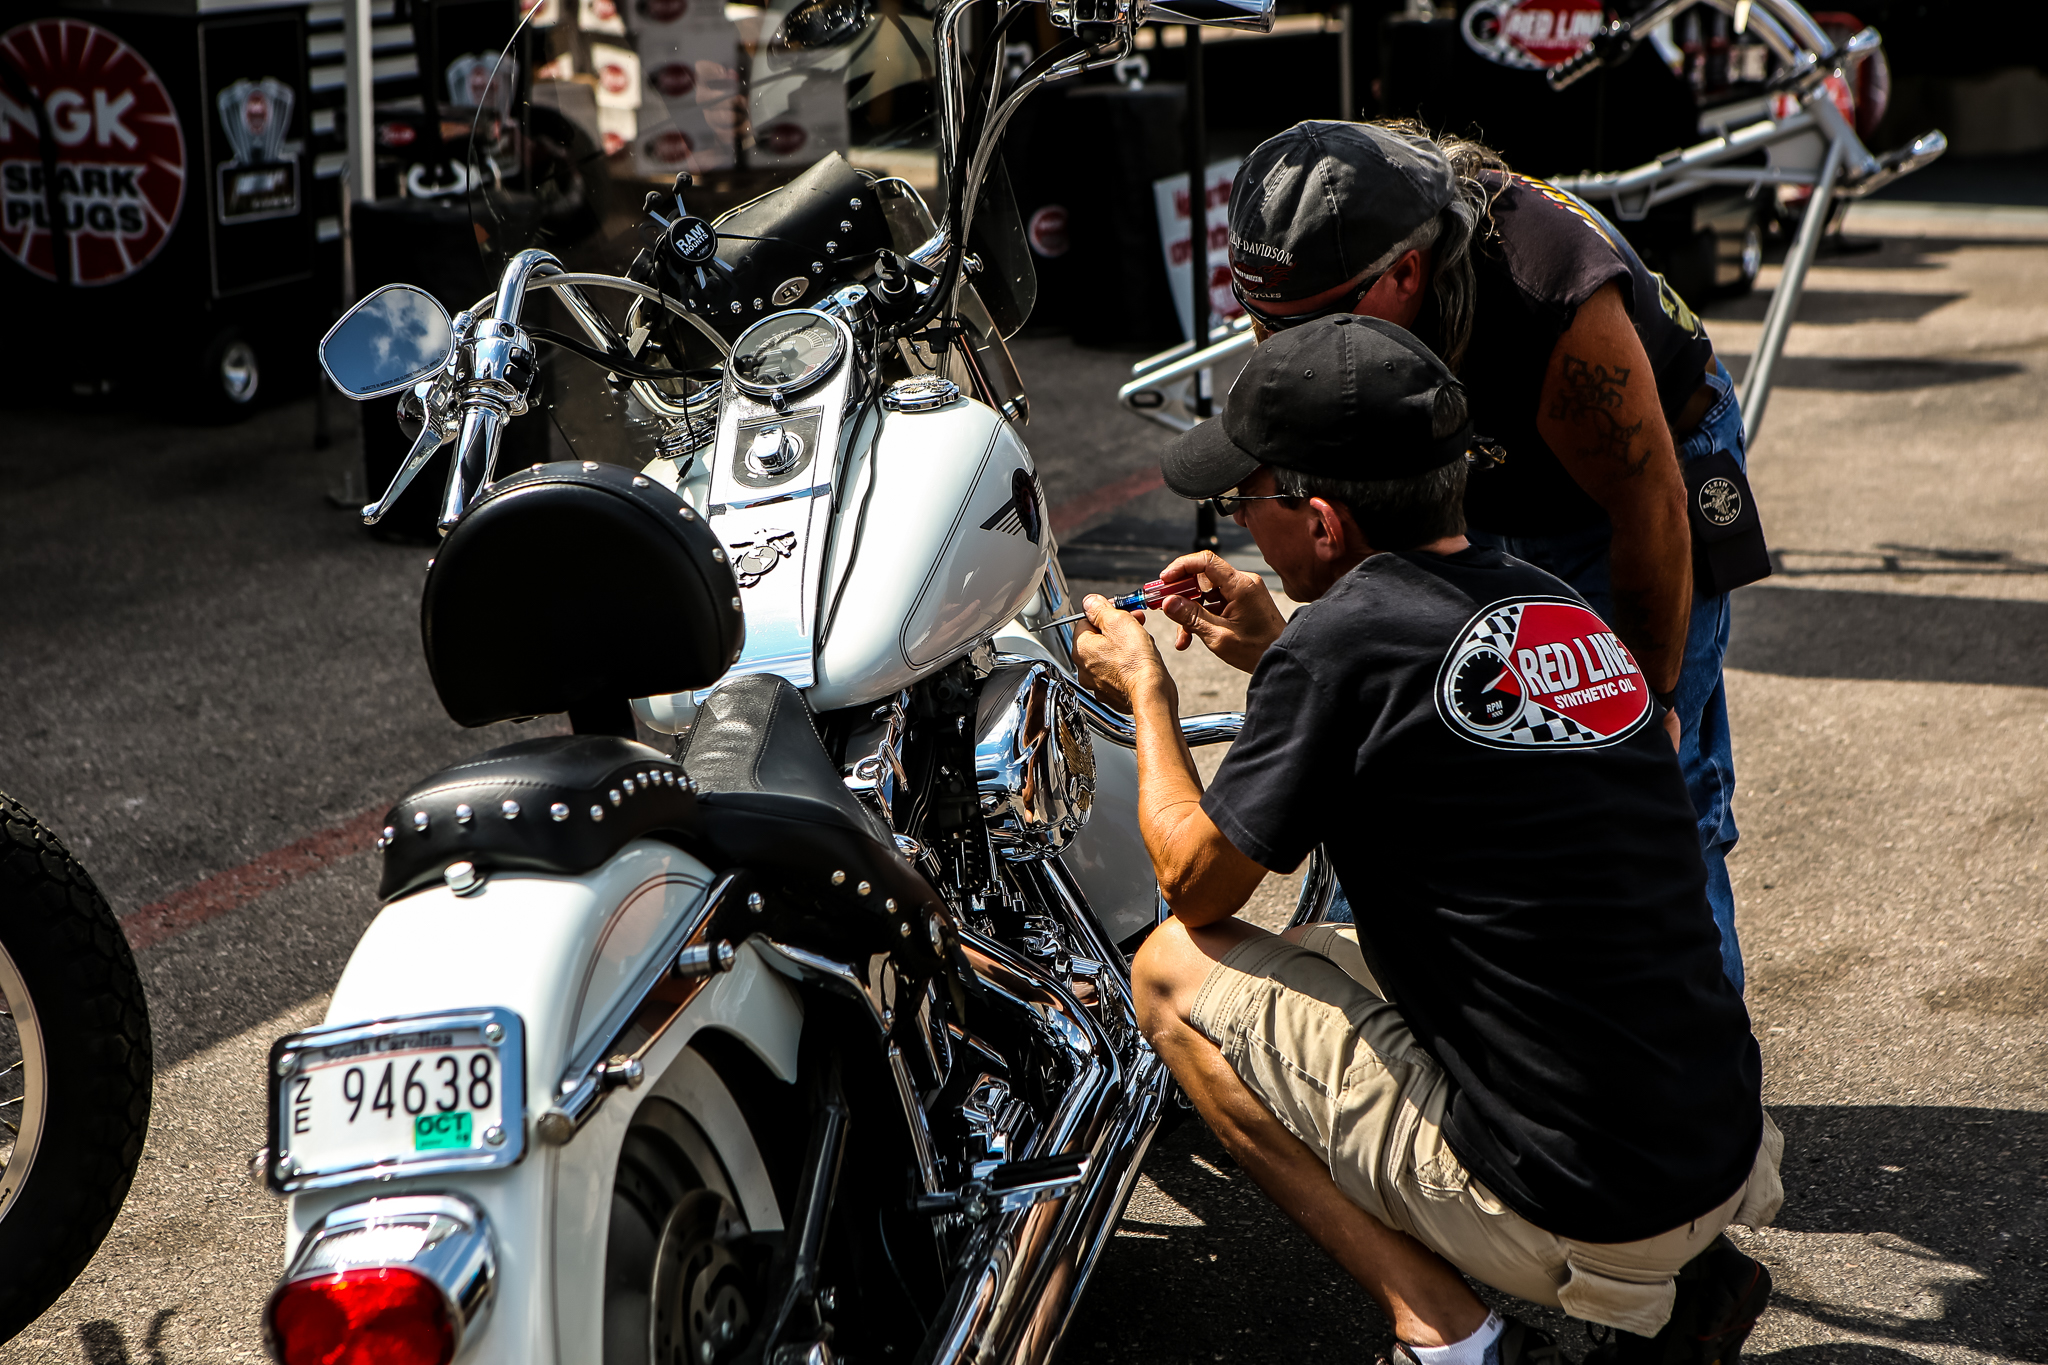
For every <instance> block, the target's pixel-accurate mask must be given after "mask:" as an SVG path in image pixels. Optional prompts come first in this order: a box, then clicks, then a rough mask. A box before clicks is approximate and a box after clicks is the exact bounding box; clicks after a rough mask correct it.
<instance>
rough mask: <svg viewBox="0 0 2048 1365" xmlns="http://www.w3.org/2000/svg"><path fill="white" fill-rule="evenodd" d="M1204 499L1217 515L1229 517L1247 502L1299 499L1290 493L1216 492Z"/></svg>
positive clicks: (1298, 500) (1291, 500) (1297, 500)
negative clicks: (1211, 496) (1213, 495)
mask: <svg viewBox="0 0 2048 1365" xmlns="http://www.w3.org/2000/svg"><path fill="white" fill-rule="evenodd" d="M1204 501H1205V502H1207V503H1208V504H1209V506H1210V508H1211V509H1212V510H1214V511H1215V513H1216V515H1217V516H1219V517H1230V516H1235V515H1236V514H1237V509H1238V508H1240V507H1242V506H1244V504H1246V503H1248V502H1300V501H1301V499H1300V498H1297V497H1295V496H1294V494H1292V493H1252V494H1244V493H1218V494H1217V495H1216V496H1215V497H1213V498H1206V499H1204Z"/></svg>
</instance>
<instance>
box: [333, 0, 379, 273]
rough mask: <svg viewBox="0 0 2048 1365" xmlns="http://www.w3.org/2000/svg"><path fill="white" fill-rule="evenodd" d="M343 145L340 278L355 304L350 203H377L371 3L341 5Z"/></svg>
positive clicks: (360, 0) (347, 0)
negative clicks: (343, 171)
mask: <svg viewBox="0 0 2048 1365" xmlns="http://www.w3.org/2000/svg"><path fill="white" fill-rule="evenodd" d="M341 18H342V30H341V51H342V59H343V61H342V80H343V82H344V83H345V89H344V90H343V92H342V104H341V116H342V120H343V127H342V142H343V144H344V145H345V146H347V148H348V165H347V168H346V174H345V175H344V176H343V178H342V182H341V199H342V203H341V222H342V245H341V251H342V272H343V275H344V276H345V278H346V280H347V288H348V294H349V297H348V299H347V300H346V302H348V303H354V302H355V243H354V242H353V241H351V240H349V238H350V236H351V235H352V234H350V233H349V231H348V226H349V211H348V208H349V203H350V201H351V200H356V199H374V198H376V197H377V143H376V124H377V118H376V115H377V96H376V84H377V61H376V38H375V35H374V32H373V24H374V22H375V21H374V19H373V17H372V16H371V13H370V0H342V5H341Z"/></svg>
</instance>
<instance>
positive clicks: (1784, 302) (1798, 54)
mask: <svg viewBox="0 0 2048 1365" xmlns="http://www.w3.org/2000/svg"><path fill="white" fill-rule="evenodd" d="M1695 3H1706V4H1711V5H1713V6H1714V7H1715V8H1716V9H1719V10H1723V11H1725V12H1727V13H1729V14H1734V15H1739V16H1744V17H1745V18H1746V22H1747V25H1748V27H1749V28H1750V29H1752V30H1754V31H1755V32H1756V33H1757V35H1758V36H1760V37H1761V38H1762V39H1763V41H1764V43H1765V44H1766V45H1767V46H1768V47H1769V48H1770V49H1771V51H1772V53H1773V54H1774V55H1775V56H1776V57H1777V58H1778V59H1779V61H1780V62H1781V63H1782V64H1783V69H1782V70H1781V71H1780V73H1779V74H1778V75H1777V76H1776V77H1774V78H1773V79H1772V80H1771V81H1770V82H1769V85H1768V87H1767V89H1768V92H1770V93H1783V94H1785V95H1788V96H1790V97H1792V99H1793V100H1794V101H1795V103H1794V105H1793V107H1792V108H1791V109H1790V110H1788V111H1787V112H1786V114H1785V115H1784V117H1782V118H1766V119H1763V120H1760V121H1758V122H1756V123H1752V124H1749V125H1747V126H1745V127H1742V128H1736V129H1731V130H1729V131H1727V132H1725V133H1723V134H1721V135H1719V136H1716V137H1712V138H1709V139H1707V140H1706V141H1704V142H1701V143H1698V144H1696V145H1694V146H1691V147H1687V148H1685V149H1683V150H1682V151H1676V152H1672V153H1670V154H1668V155H1666V156H1663V157H1660V158H1659V159H1657V160H1656V161H1652V162H1648V163H1646V164H1644V165H1641V166H1637V167H1635V168H1633V169H1631V170H1626V171H1612V172H1603V173H1600V174H1585V175H1575V176H1553V177H1550V178H1549V183H1550V184H1552V185H1555V186H1556V187H1557V188H1559V189H1562V190H1569V191H1570V192H1572V193H1573V194H1576V195H1578V196H1579V197H1581V198H1583V199H1585V200H1587V201H1588V202H1590V203H1592V204H1594V205H1595V206H1596V207H1598V208H1600V209H1602V210H1603V211H1604V212H1606V213H1607V214H1609V215H1610V216H1612V217H1614V218H1616V219H1618V220H1619V221H1621V222H1624V223H1627V222H1636V221H1640V220H1641V219H1642V218H1643V217H1645V216H1646V215H1647V214H1648V213H1649V211H1650V210H1651V209H1652V208H1655V207H1656V206H1657V205H1659V204H1662V203H1666V202H1668V201H1670V200H1673V199H1677V198H1681V197H1683V196H1685V195H1688V194H1694V193H1697V192H1698V191H1700V190H1702V189H1706V188H1710V187H1724V188H1725V187H1727V186H1741V187H1746V188H1749V189H1750V190H1752V192H1760V191H1764V190H1773V191H1775V190H1776V189H1777V188H1778V187H1780V186H1805V187H1810V188H1811V189H1812V191H1813V197H1812V199H1811V200H1810V202H1809V203H1808V205H1807V208H1806V211H1805V213H1804V215H1803V216H1802V218H1801V220H1800V224H1799V230H1798V232H1797V234H1796V235H1795V236H1794V238H1793V241H1792V245H1791V248H1790V250H1789V251H1788V252H1787V253H1786V257H1785V266H1784V272H1783V274H1782V276H1781V277H1780V280H1779V283H1778V287H1777V289H1776V290H1775V291H1774V292H1773V294H1772V296H1771V302H1770V307H1769V308H1768V309H1767V310H1766V312H1765V314H1764V325H1763V333H1762V336H1761V339H1760V340H1759V341H1758V343H1757V349H1756V355H1755V357H1754V358H1753V359H1752V361H1751V362H1750V366H1749V370H1748V372H1747V373H1746V374H1745V375H1744V376H1743V380H1742V383H1741V385H1740V387H1739V397H1740V401H1741V404H1742V422H1743V436H1744V439H1745V441H1746V442H1748V443H1750V444H1754V443H1755V441H1756V438H1757V432H1758V430H1759V429H1760V428H1761V427H1762V425H1763V417H1764V408H1765V406H1766V404H1767V403H1768V402H1769V401H1770V394H1771V383H1772V379H1773V377H1774V375H1775V373H1776V370H1777V365H1778V358H1779V356H1780V355H1781V354H1782V353H1783V351H1784V349H1785V338H1786V335H1787V334H1788V333H1789V332H1790V330H1791V327H1792V322H1793V319H1794V318H1795V317H1797V316H1798V312H1799V299H1800V295H1801V294H1802V293H1803V292H1804V290H1805V286H1806V273H1807V270H1808V269H1809V268H1810V267H1811V266H1812V264H1813V259H1814V256H1815V254H1816V252H1818V250H1819V248H1820V242H1821V235H1822V233H1823V232H1824V231H1825V230H1826V227H1827V223H1828V219H1829V216H1830V214H1831V212H1832V210H1833V208H1834V206H1835V204H1836V203H1837V202H1839V201H1842V200H1849V199H1861V198H1863V197H1865V196H1867V195H1869V194H1872V193H1875V192H1876V191H1877V190H1880V189H1882V188H1884V187H1885V186H1886V185H1889V184H1891V183H1892V182H1893V181H1894V180H1897V179H1898V178H1899V177H1901V176H1903V175H1908V174H1911V173H1912V172H1913V171H1916V170H1918V169H1920V168H1921V167H1922V166H1925V165H1927V164H1928V163H1929V162H1931V161H1933V160H1934V159H1935V158H1937V157H1939V156H1940V155H1941V154H1942V153H1943V152H1944V151H1946V150H1947V149H1948V139H1947V138H1945V137H1944V136H1943V135H1942V134H1941V133H1940V132H1938V131H1934V132H1928V133H1923V134H1922V135H1921V136H1919V137H1917V138H1914V139H1913V140H1912V141H1911V142H1909V143H1907V144H1906V145H1905V146H1903V147H1898V148H1895V149H1893V150H1891V151H1889V152H1885V153H1883V154H1882V155H1878V154H1874V153H1872V152H1871V151H1870V149H1869V148H1867V147H1865V146H1864V145H1863V141H1862V139H1861V138H1859V137H1858V136H1857V134H1856V129H1855V128H1854V126H1852V125H1851V123H1850V122H1849V120H1848V119H1847V118H1845V117H1843V115H1842V112H1841V110H1840V109H1839V108H1837V107H1836V105H1835V102H1834V98H1833V96H1832V93H1831V92H1830V90H1829V87H1828V81H1829V78H1830V77H1839V76H1840V75H1841V74H1842V68H1843V67H1844V65H1845V64H1847V63H1850V62H1853V61H1855V60H1857V59H1858V58H1862V57H1865V56H1868V55H1871V54H1875V53H1876V52H1877V51H1878V49H1879V47H1880V45H1881V41H1882V40H1881V39H1880V38H1879V36H1878V33H1877V30H1876V29H1873V28H1866V29H1864V30H1862V31H1861V32H1860V33H1857V34H1856V35H1854V36H1853V37H1851V38H1849V39H1848V40H1847V41H1845V42H1843V43H1842V44H1840V45H1839V46H1837V45H1836V44H1834V43H1833V42H1831V41H1830V40H1829V38H1828V36H1827V34H1826V33H1825V32H1824V31H1823V30H1822V29H1821V27H1820V25H1819V24H1817V23H1816V22H1814V19H1813V16H1812V15H1810V14H1808V13H1807V11H1806V10H1805V9H1804V8H1803V7H1802V6H1801V5H1799V4H1798V3H1797V2H1796V0H1664V2H1663V3H1660V4H1657V5H1655V6H1654V7H1653V8H1651V9H1650V10H1648V11H1646V12H1644V13H1643V14H1640V15H1638V16H1636V17H1634V18H1632V19H1617V20H1614V21H1612V22H1610V23H1609V24H1608V25H1607V27H1606V28H1605V29H1604V30H1603V31H1602V32H1601V33H1600V34H1599V35H1598V36H1597V37H1595V38H1594V40H1593V42H1592V43H1591V44H1590V45H1589V46H1588V47H1587V48H1586V50H1585V51H1583V52H1582V53H1580V54H1579V55H1578V56H1576V57H1574V58H1572V59H1571V60H1570V61H1568V62H1566V63H1564V64H1563V65H1561V66H1558V67H1556V68H1554V69H1553V70H1552V71H1551V72H1550V73H1549V80H1550V83H1551V85H1552V86H1553V87H1555V88H1559V89H1562V88H1563V87H1565V86H1567V85H1570V84H1571V83H1573V82H1574V81H1577V80H1579V79H1580V78H1582V77H1584V76H1585V75H1587V74H1589V73H1590V72H1591V71H1593V70H1594V69H1595V68H1596V67H1599V66H1602V65H1606V64H1608V63H1615V62H1619V61H1621V60H1624V59H1625V58H1627V57H1628V55H1629V54H1630V53H1631V52H1632V51H1633V50H1634V48H1635V46H1636V44H1637V43H1638V42H1639V41H1641V40H1642V39H1644V38H1646V37H1647V36H1648V34H1649V33H1650V31H1651V30H1652V29H1654V28H1656V27H1657V26H1658V25H1659V24H1661V23H1663V22H1664V21H1665V20H1667V19H1669V18H1671V17H1672V16H1673V15H1675V14H1678V13H1679V12H1681V11H1683V10H1686V9H1689V8H1691V6H1692V5H1694V4H1695ZM1739 21H1740V20H1739ZM1757 152H1765V153H1767V154H1768V156H1769V162H1768V164H1766V165H1762V166H1753V165H1735V164H1733V163H1735V162H1737V161H1739V160H1741V159H1743V158H1745V157H1748V156H1752V155H1754V154H1755V153H1757ZM1251 345H1252V334H1251V325H1250V321H1249V319H1246V318H1238V319H1235V320H1234V321H1231V322H1228V323H1222V324H1218V325H1217V326H1215V327H1212V328H1211V329H1210V333H1209V344H1208V345H1207V346H1205V347H1203V348H1201V349H1200V350H1199V351H1197V350H1195V348H1194V347H1193V346H1191V345H1190V344H1189V343H1186V342H1183V343H1182V344H1181V345H1179V346H1175V347H1173V348H1171V349H1169V350H1165V351H1161V352H1160V353H1159V354H1157V355H1154V356H1150V357H1147V358H1146V359H1144V360H1141V361H1139V362H1138V363H1137V364H1136V365H1133V366H1132V367H1131V382H1129V383H1128V384H1125V385H1124V386H1123V387H1122V388H1121V389H1119V390H1118V391H1117V401H1118V402H1120V403H1122V404H1123V405H1124V407H1125V408H1126V409H1128V410H1129V411H1131V412H1133V413H1135V414H1137V415H1138V416H1140V417H1143V418H1145V419H1147V420H1149V421H1153V422H1157V423H1159V424H1160V425H1161V426H1164V427H1166V428H1168V429H1169V430H1171V431H1176V432H1179V431H1186V430H1188V429H1189V428H1191V427H1193V426H1194V425H1195V424H1196V423H1197V422H1198V421H1199V420H1201V419H1199V418H1197V417H1196V416H1195V415H1194V410H1195V404H1194V398H1195V389H1194V387H1193V386H1194V385H1195V384H1196V383H1198V382H1199V383H1202V384H1204V385H1205V386H1206V385H1207V383H1208V378H1207V373H1208V371H1209V370H1211V369H1212V368H1214V367H1215V366H1216V365H1218V364H1221V363H1223V362H1225V361H1228V360H1232V359H1234V358H1235V357H1237V356H1239V355H1241V354H1242V353H1243V352H1244V351H1246V350H1247V349H1248V348H1249V347H1250V346H1251Z"/></svg>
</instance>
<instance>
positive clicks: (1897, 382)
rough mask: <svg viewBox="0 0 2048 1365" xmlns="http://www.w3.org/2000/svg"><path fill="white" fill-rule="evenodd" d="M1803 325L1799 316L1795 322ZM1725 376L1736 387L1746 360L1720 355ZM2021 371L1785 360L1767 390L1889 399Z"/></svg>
mask: <svg viewBox="0 0 2048 1365" xmlns="http://www.w3.org/2000/svg"><path fill="white" fill-rule="evenodd" d="M1800 320H1801V321H1802V322H1803V321H1805V318H1804V316H1802V317H1801V319H1800ZM1721 359H1722V361H1723V362H1724V363H1725V364H1726V365H1727V366H1728V373H1729V374H1730V375H1731V376H1733V377H1734V379H1735V382H1736V383H1738V384H1740V383H1741V382H1742V379H1743V376H1744V375H1746V374H1747V373H1748V372H1749V357H1748V356H1747V355H1743V354H1739V353H1736V354H1730V353H1728V352H1722V353H1721ZM2024 373H2026V366H2024V365H2015V364H2012V363H2011V362H2009V361H2003V360H1934V359H1928V358H1926V357H1922V356H1827V355H1788V356H1783V357H1781V358H1780V359H1779V361H1778V366H1777V368H1776V369H1775V370H1773V371H1772V372H1771V384H1772V386H1773V387H1775V388H1783V389H1825V390H1829V391H1832V392H1836V393H1894V392H1897V391H1898V390H1900V389H1935V388H1942V387H1945V386H1947V385H1950V384H1979V383H1982V382H1984V381H1985V380H1987V379H2004V378H2005V377H2006V376H2008V375H2015V374H2024Z"/></svg>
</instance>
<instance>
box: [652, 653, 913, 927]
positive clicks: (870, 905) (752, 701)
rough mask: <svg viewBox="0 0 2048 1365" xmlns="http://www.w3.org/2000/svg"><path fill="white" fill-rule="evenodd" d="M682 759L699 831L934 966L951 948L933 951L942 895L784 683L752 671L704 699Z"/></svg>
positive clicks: (775, 884) (776, 882)
mask: <svg viewBox="0 0 2048 1365" xmlns="http://www.w3.org/2000/svg"><path fill="white" fill-rule="evenodd" d="M683 766H684V767H685V768H687V769H688V770H689V773H690V779H691V781H692V782H693V783H694V784H695V785H696V788H697V809H696V829H697V831H698V833H699V835H700V836H701V837H702V838H703V839H704V840H705V841H706V842H707V843H708V844H709V845H710V846H711V847H712V848H715V849H717V850H718V851H719V852H720V853H721V854H723V855H724V856H726V857H728V858H730V859H731V860H733V861H734V862H737V863H740V864H742V865H744V866H746V867H748V868H750V869H751V870H752V871H753V872H754V873H755V875H756V876H758V877H759V878H760V879H761V880H762V881H763V883H765V884H766V885H768V886H770V887H772V888H778V889H779V891H780V892H781V893H782V894H784V895H785V896H788V897H792V898H793V899H794V901H795V902H796V903H797V904H798V905H800V906H801V905H808V904H812V903H817V904H822V905H835V904H838V905H844V906H846V907H848V908H849V909H852V910H855V911H858V912H860V915H861V922H862V923H863V925H864V927H865V928H866V929H867V930H869V931H874V930H879V931H880V932H881V934H882V935H883V936H884V937H885V939H886V941H887V943H888V946H889V947H891V948H893V949H895V950H896V951H897V952H898V954H899V956H901V955H907V956H909V957H910V958H912V959H924V960H925V961H926V963H927V964H928V965H930V966H937V965H938V962H939V959H940V958H942V957H943V956H944V952H945V950H944V949H943V948H941V949H938V950H935V949H934V945H933V944H932V942H931V939H930V934H931V927H930V926H931V922H932V921H931V920H930V918H929V917H930V916H932V915H936V916H937V917H938V920H937V922H938V924H939V925H940V926H941V929H942V931H943V930H944V929H945V927H946V926H947V925H949V924H950V918H949V916H948V914H947V910H946V905H945V902H944V901H943V900H942V899H941V898H940V896H939V894H938V892H936V891H934V890H933V889H932V886H931V883H929V882H927V881H926V880H925V879H924V877H923V876H922V875H921V874H920V873H919V872H918V871H917V869H916V868H914V867H912V866H911V865H910V863H909V862H908V861H907V860H906V859H905V858H904V857H903V855H902V854H901V853H899V852H898V851H897V849H896V845H895V842H894V838H893V836H892V834H891V832H890V830H889V829H888V828H887V827H886V826H885V825H884V824H883V823H882V822H881V820H880V819H879V818H878V817H877V816H875V815H874V814H873V813H871V812H870V811H869V810H868V808H867V807H866V806H864V805H862V804H861V802H860V799H859V798H858V797H856V796H855V795H854V794H853V793H852V792H850V791H848V790H847V789H846V783H845V782H844V781H843V780H842V779H841V777H840V775H839V765H838V764H836V763H834V762H833V761H832V757H831V755H830V754H828V753H827V752H826V751H825V745H824V742H823V741H822V740H821V739H820V738H819V737H818V730H817V726H816V725H815V724H814V723H813V722H812V719H811V711H810V707H809V706H808V705H806V704H805V702H804V698H803V694H802V693H800V692H798V691H797V690H796V688H794V687H792V686H790V684H789V683H788V682H787V681H786V680H784V679H782V678H779V677H776V676H774V675H772V674H766V673H761V674H753V675H750V676H747V677H742V678H735V679H733V680H732V681H731V682H728V683H726V684H724V685H723V686H721V687H719V688H718V690H717V691H715V692H713V693H712V694H711V695H710V696H709V697H707V698H705V701H704V705H703V706H702V707H700V708H699V709H698V712H697V721H696V724H695V725H694V726H692V727H691V730H690V747H689V749H688V750H687V751H686V752H685V753H684V755H683ZM862 937H864V938H868V939H869V941H870V942H871V943H872V942H873V939H872V936H871V933H869V934H863V935H862Z"/></svg>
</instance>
